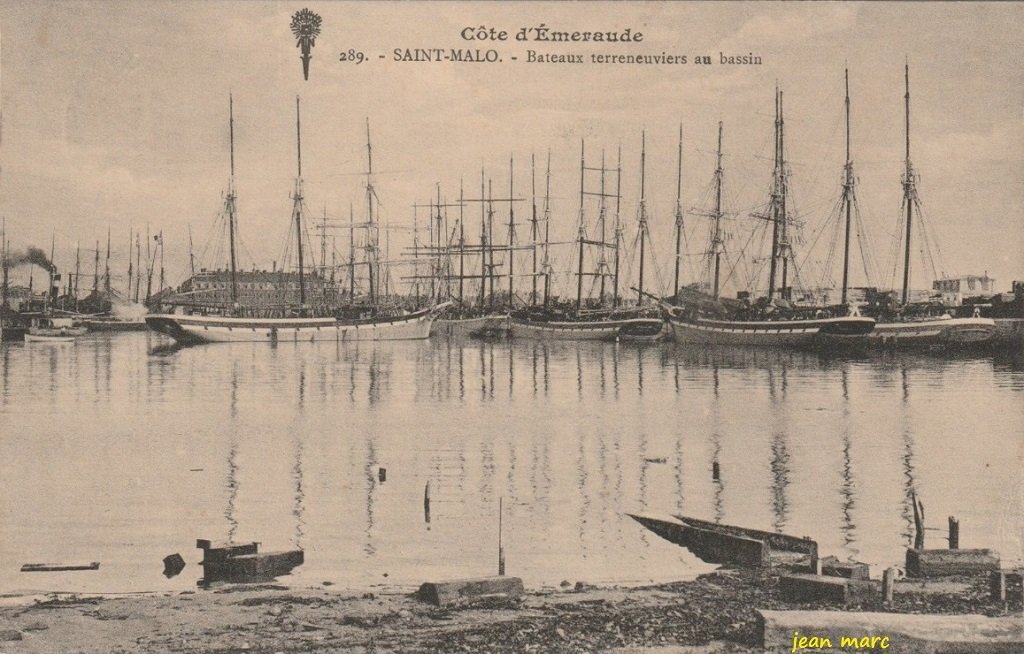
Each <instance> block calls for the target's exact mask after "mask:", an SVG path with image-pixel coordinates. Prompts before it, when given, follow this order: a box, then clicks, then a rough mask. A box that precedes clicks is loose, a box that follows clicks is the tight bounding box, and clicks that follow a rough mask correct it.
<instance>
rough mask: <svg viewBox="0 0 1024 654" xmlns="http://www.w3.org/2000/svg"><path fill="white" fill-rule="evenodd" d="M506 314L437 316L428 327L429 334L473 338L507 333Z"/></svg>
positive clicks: (507, 319)
mask: <svg viewBox="0 0 1024 654" xmlns="http://www.w3.org/2000/svg"><path fill="white" fill-rule="evenodd" d="M508 321H509V318H508V316H501V315H490V316H476V317H474V318H438V319H437V320H435V321H434V324H433V326H432V327H431V328H430V335H431V336H445V337H449V338H475V337H481V336H502V335H507V334H508Z"/></svg>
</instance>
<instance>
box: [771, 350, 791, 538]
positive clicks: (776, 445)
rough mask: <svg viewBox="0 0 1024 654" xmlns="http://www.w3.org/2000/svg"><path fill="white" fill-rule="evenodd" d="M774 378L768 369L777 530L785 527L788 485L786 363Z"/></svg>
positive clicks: (773, 511)
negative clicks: (785, 405) (785, 406)
mask: <svg viewBox="0 0 1024 654" xmlns="http://www.w3.org/2000/svg"><path fill="white" fill-rule="evenodd" d="M778 375H779V378H778V379H776V372H775V371H773V370H768V396H769V398H770V399H771V405H772V413H773V414H774V415H776V416H777V418H776V420H775V424H774V425H773V426H772V436H771V439H772V445H771V449H772V457H771V471H772V494H771V497H772V515H773V516H774V519H773V521H772V527H773V528H774V529H775V531H777V532H780V533H781V532H782V531H783V530H785V528H786V517H787V516H786V509H787V500H786V488H787V487H788V486H789V474H790V473H789V451H788V449H787V447H786V438H787V434H788V431H789V428H788V426H787V424H786V410H785V408H784V407H783V406H782V405H783V404H784V403H785V401H786V365H785V364H783V365H782V368H781V370H780V371H779V373H778Z"/></svg>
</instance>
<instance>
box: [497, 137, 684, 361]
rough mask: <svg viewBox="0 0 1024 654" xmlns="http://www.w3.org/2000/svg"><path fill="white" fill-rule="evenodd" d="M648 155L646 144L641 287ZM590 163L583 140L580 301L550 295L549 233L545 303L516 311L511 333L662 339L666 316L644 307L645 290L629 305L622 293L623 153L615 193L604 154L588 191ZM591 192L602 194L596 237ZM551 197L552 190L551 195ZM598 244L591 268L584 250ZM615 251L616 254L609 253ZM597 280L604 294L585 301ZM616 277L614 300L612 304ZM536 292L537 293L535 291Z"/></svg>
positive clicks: (581, 338)
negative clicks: (611, 206) (611, 208)
mask: <svg viewBox="0 0 1024 654" xmlns="http://www.w3.org/2000/svg"><path fill="white" fill-rule="evenodd" d="M645 158H646V146H645V145H642V146H641V155H640V159H641V165H640V168H641V172H640V178H641V182H640V188H641V191H640V203H639V210H638V214H639V216H638V219H639V231H638V237H637V238H638V244H639V261H640V273H639V274H640V281H639V284H640V286H641V288H642V287H643V280H644V255H645V251H646V250H645V248H646V242H647V240H648V239H649V234H648V231H647V214H646V198H645V193H644V189H645V186H644V175H645V170H644V165H645ZM587 170H594V169H593V168H590V169H588V168H587V165H586V157H585V149H584V145H583V143H581V144H580V211H579V218H578V224H577V236H576V240H575V242H574V245H575V246H576V255H577V256H576V264H577V268H576V301H575V303H574V304H568V303H560V304H558V305H556V303H554V302H553V301H552V299H551V297H550V292H549V291H550V278H551V266H550V259H549V256H548V246H549V240H548V238H547V234H545V246H544V268H543V270H544V272H543V275H544V302H543V304H542V305H538V304H536V303H533V304H531V306H528V307H525V308H523V309H522V310H521V311H515V312H512V314H511V316H510V326H511V335H512V337H513V338H525V339H535V340H569V341H648V340H659V339H660V338H662V336H663V334H664V331H663V330H664V321H663V320H662V318H661V316H660V313H659V311H658V310H657V308H656V307H644V306H642V305H641V302H642V301H643V299H644V297H645V293H643V292H642V291H641V292H640V293H638V302H637V305H635V306H628V307H627V306H623V305H622V302H621V298H620V297H619V279H620V264H621V262H620V252H621V246H622V240H623V239H622V231H623V229H622V223H621V221H620V219H619V215H620V214H619V207H620V200H621V181H620V180H621V176H622V154H621V149H620V153H619V163H618V166H617V168H616V169H615V173H616V191H615V193H614V194H610V193H608V192H607V189H606V184H605V174H606V172H608V169H607V168H606V167H605V164H604V158H603V156H602V161H601V167H600V168H599V169H597V170H599V171H600V173H601V178H600V179H601V183H600V189H599V191H598V192H589V191H587V190H586V171H587ZM588 195H596V196H597V197H598V198H599V209H598V216H597V224H596V232H597V233H596V234H595V237H591V236H590V235H589V234H588V231H587V227H588V225H587V218H586V204H585V200H586V197H587V196H588ZM545 196H547V194H545ZM609 198H612V199H614V200H615V215H614V218H613V224H612V230H611V231H612V241H611V242H609V241H608V234H607V232H608V229H607V227H608V224H607V223H608V203H607V200H608V199H609ZM544 217H545V224H546V225H549V224H550V212H549V207H548V202H547V200H546V199H545V210H544ZM588 246H590V248H592V249H595V250H596V252H597V254H596V265H595V268H596V269H595V270H593V271H590V272H588V271H586V270H585V265H584V259H585V257H584V255H585V252H586V250H587V247H588ZM609 252H610V253H611V257H610V258H609ZM588 277H589V278H591V279H592V280H593V281H594V286H596V287H597V288H596V289H595V290H597V292H598V298H597V301H596V302H586V301H585V300H584V293H583V286H584V280H585V279H586V278H588ZM609 282H610V286H611V289H610V293H611V302H610V305H608V304H606V300H607V297H608V293H609V289H608V288H607V286H608V285H609ZM534 297H536V294H534Z"/></svg>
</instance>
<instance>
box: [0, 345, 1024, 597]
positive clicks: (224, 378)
mask: <svg viewBox="0 0 1024 654" xmlns="http://www.w3.org/2000/svg"><path fill="white" fill-rule="evenodd" d="M143 336H144V335H130V336H127V337H124V338H122V337H117V338H106V339H95V340H94V339H89V338H87V339H83V341H82V343H80V344H78V345H76V348H75V349H72V350H65V351H54V350H44V349H35V350H29V349H28V348H24V347H20V346H18V347H12V346H4V347H2V348H0V384H3V388H0V398H2V401H0V419H3V420H4V424H18V425H19V428H20V430H21V431H22V432H24V433H25V434H26V435H27V436H29V437H28V438H19V439H0V457H3V460H5V461H7V462H10V463H9V464H8V465H6V466H5V469H4V482H5V484H7V483H9V484H11V485H12V487H19V488H21V487H24V488H25V489H26V493H25V496H26V497H28V498H29V499H28V500H25V501H24V502H20V503H18V504H13V503H11V502H8V503H5V504H3V505H2V506H0V508H2V509H3V511H4V512H5V513H4V515H5V534H6V533H7V531H8V530H7V529H6V527H7V525H8V524H9V525H10V526H11V530H10V533H11V534H12V535H11V536H6V537H5V539H2V540H0V557H2V558H3V559H4V560H8V559H17V558H19V557H21V558H24V556H25V554H24V553H25V552H30V551H34V550H33V548H36V549H38V548H39V547H41V543H45V542H46V538H47V537H48V534H50V533H52V531H49V532H44V531H42V529H41V527H40V526H39V521H38V517H37V516H38V515H44V514H45V515H48V516H52V520H49V519H48V525H51V524H52V527H51V526H47V529H51V530H54V529H55V530H59V532H60V533H62V534H66V539H65V540H68V539H70V540H69V542H73V541H75V540H79V541H80V540H82V539H86V538H88V539H93V540H95V539H97V538H99V539H103V538H107V537H108V535H109V541H110V542H109V543H98V544H97V547H99V548H100V551H98V552H97V556H98V557H104V558H105V559H109V560H111V561H116V560H119V558H121V557H123V556H124V554H123V551H121V550H120V549H119V546H118V544H119V543H124V542H160V543H163V542H164V541H165V540H166V535H164V534H161V533H156V532H155V531H154V530H155V529H157V527H155V526H154V521H153V520H150V519H147V516H151V515H152V514H153V513H154V512H166V514H167V515H173V516H174V520H173V521H176V522H181V523H184V524H197V523H201V522H202V520H203V519H211V518H212V525H205V528H208V529H211V531H212V530H216V531H217V532H219V533H221V534H223V532H224V531H226V532H227V536H228V538H230V539H233V540H234V539H237V538H248V537H250V536H252V537H254V538H257V539H260V538H265V539H266V540H267V541H268V542H269V543H271V544H273V545H276V546H280V545H285V544H287V545H289V546H292V547H301V548H303V549H306V550H307V552H308V554H309V555H308V556H307V562H306V564H305V566H304V567H303V574H306V575H310V576H309V578H313V579H332V580H335V581H336V582H339V583H340V582H343V581H346V580H347V581H349V582H354V581H358V582H360V583H363V582H365V583H375V582H378V581H380V573H381V572H383V571H388V572H389V573H390V580H392V581H397V582H399V583H417V582H419V581H422V579H423V578H424V576H425V575H427V574H430V573H431V571H436V572H437V574H444V575H448V576H452V577H455V576H458V575H463V576H467V575H478V574H493V569H494V565H493V563H494V551H495V542H496V541H495V537H496V523H497V521H496V517H497V506H498V502H499V498H502V497H503V498H504V507H505V520H506V522H505V524H506V525H507V526H508V528H507V529H506V531H505V537H506V541H505V547H506V553H507V557H508V561H509V564H510V572H511V571H512V570H515V573H516V574H521V575H522V576H524V577H525V578H526V579H527V580H528V581H532V582H534V583H552V582H553V583H555V584H557V583H558V581H560V580H561V579H563V578H569V579H573V578H577V579H579V578H587V579H594V580H600V579H608V580H626V579H648V578H652V577H658V576H661V577H662V578H665V577H666V576H671V577H678V576H679V575H681V574H685V572H686V571H687V570H688V568H687V567H686V566H687V565H690V563H688V562H687V561H688V559H680V560H679V561H675V560H673V561H668V562H666V561H665V556H666V554H665V551H666V550H665V549H664V544H663V543H660V542H659V541H658V540H657V539H656V538H648V537H647V536H646V535H645V534H643V532H641V531H640V530H639V529H638V528H637V527H636V526H635V525H634V524H633V523H632V522H629V521H626V520H625V519H624V517H623V516H624V514H625V513H626V512H636V511H638V510H640V511H651V512H659V513H668V512H673V511H675V512H679V513H682V514H685V515H694V516H696V517H705V518H710V519H713V520H715V521H717V522H724V523H738V524H745V525H749V526H751V527H757V528H770V529H776V530H785V531H786V532H789V533H796V534H800V535H803V534H807V535H810V536H812V537H815V538H816V539H818V540H819V542H820V543H821V544H822V548H823V551H825V552H826V553H836V554H840V553H841V554H842V555H843V556H845V557H846V558H850V559H853V558H858V559H861V560H865V561H867V562H869V563H872V564H877V565H891V564H892V563H894V562H896V558H898V556H899V555H900V552H899V548H898V547H897V545H900V544H905V543H910V542H912V538H913V517H912V512H911V510H910V504H909V501H910V500H909V496H910V494H911V493H912V492H914V491H917V492H918V495H919V496H920V495H921V494H922V493H927V492H929V491H930V492H931V495H930V496H931V497H936V491H935V489H934V485H935V484H936V482H935V481H934V480H941V482H939V483H942V484H943V487H942V490H943V494H948V495H951V496H956V497H957V498H958V500H957V501H958V502H961V503H962V504H963V505H965V506H971V507H975V506H977V507H980V508H979V509H978V510H977V511H975V512H974V514H972V515H971V516H970V518H971V524H972V532H973V531H974V529H975V528H976V529H977V533H979V534H997V533H998V534H1005V535H1000V536H999V538H1002V539H1003V540H1001V541H1000V542H991V543H990V542H985V543H984V546H992V547H996V548H1000V549H1002V550H1004V552H1003V554H1004V556H1005V557H1007V558H1009V559H1012V558H1014V557H1015V556H1019V552H1020V543H1019V531H1020V529H1019V528H1018V529H1017V530H1016V531H1014V530H1013V529H1009V530H1006V529H1004V530H1002V531H1001V530H1000V529H999V528H998V527H999V525H998V524H997V523H996V521H998V520H1002V519H1005V518H1004V514H1005V510H1004V509H1005V507H1004V502H1003V500H1002V499H1001V498H1002V497H1004V496H1009V495H1010V494H1012V492H1014V491H1013V489H1015V488H1017V487H1018V486H1019V485H1020V482H1021V473H1020V471H1019V470H1018V468H1019V466H1018V465H1016V464H1015V462H1014V461H1013V460H1012V457H1005V456H1003V457H988V458H986V459H985V460H986V462H987V463H989V462H990V467H987V468H984V469H983V473H982V472H979V470H982V468H981V467H980V466H975V467H972V468H970V469H965V470H963V471H962V472H961V474H959V475H954V476H948V475H945V474H943V473H941V471H942V470H943V469H944V466H946V467H948V466H950V465H953V463H951V461H954V460H955V457H956V456H958V455H960V456H962V453H961V454H958V453H957V452H951V451H950V443H954V442H959V439H957V440H956V441H954V439H953V438H952V435H955V434H960V433H967V432H968V431H970V433H971V438H972V441H971V443H970V447H972V448H974V449H978V450H982V451H983V452H986V453H990V452H1005V451H1006V450H1007V449H1011V450H1012V451H1015V450H1013V448H1015V447H1016V446H1017V445H1019V427H1018V426H1016V425H1019V424H1020V420H1016V421H1014V420H1010V418H1022V417H1024V416H1022V415H1021V408H1020V407H1021V406H1022V404H1021V402H1020V399H1021V393H1022V391H1024V371H1022V370H1021V368H1020V367H1019V366H1018V367H1014V366H1015V365H1017V364H1015V363H1014V362H1013V361H1012V360H1011V361H1009V362H1005V361H1003V362H994V361H991V360H978V359H970V360H964V361H943V360H937V359H935V358H928V357H887V358H879V359H877V360H874V359H872V360H861V359H834V358H827V357H820V356H817V355H814V354H806V353H797V352H771V351H751V350H738V351H727V350H723V351H716V352H701V351H696V350H693V349H689V348H683V347H678V346H671V345H666V346H658V347H650V346H637V347H634V346H633V345H616V344H612V343H607V344H606V343H592V344H565V343H538V342H529V343H515V342H511V343H509V342H486V341H468V342H464V343H463V342H459V341H440V342H437V343H433V342H427V343H415V344H409V343H394V344H391V343H381V344H369V343H362V344H357V343H352V344H339V343H323V344H303V345H301V346H295V345H287V344H279V345H278V347H277V348H268V347H266V346H265V345H260V344H254V345H253V346H251V347H250V346H249V345H248V344H238V345H226V346H210V347H206V348H185V349H180V348H179V349H177V350H175V351H174V352H164V351H161V350H160V348H159V347H155V346H154V341H153V340H150V338H148V337H143ZM90 349H92V350H94V351H91V352H90V351H89V350H90ZM496 349H499V351H496ZM25 380H38V384H39V385H44V387H46V388H48V390H47V392H43V393H41V394H40V393H38V389H37V388H36V389H33V386H32V384H28V383H26V381H25ZM506 384H507V386H506ZM498 387H500V388H502V392H501V393H497V392H496V389H497V388H498ZM32 390H35V391H36V392H35V393H33V392H30V391H32ZM478 390H479V392H478ZM935 406H955V407H958V408H962V409H963V411H965V412H967V416H965V417H961V411H956V412H946V413H943V414H942V416H941V417H936V412H935V410H934V409H933V407H935ZM112 416H116V420H115V419H114V418H112ZM181 416H188V418H189V427H188V429H179V428H175V427H172V426H171V425H173V424H174V422H175V418H178V417H181ZM993 416H994V417H993ZM114 422H117V423H118V424H117V425H116V429H114V428H112V423H114ZM971 427H974V429H971ZM55 428H56V429H57V431H59V432H61V433H64V434H67V433H74V434H75V438H74V439H61V438H54V437H53V435H52V434H53V432H54V429H55ZM933 433H936V434H938V435H939V436H942V435H944V434H945V435H948V436H950V438H947V439H946V440H942V439H941V438H939V437H936V438H934V439H933V438H931V437H929V438H928V439H925V438H922V437H920V436H919V434H929V436H931V434H933ZM136 435H137V436H136ZM82 448H88V449H90V450H91V451H98V452H115V453H116V456H117V457H118V458H117V461H118V465H117V466H114V467H104V466H103V465H102V463H101V462H100V460H99V459H97V460H96V461H94V462H93V465H91V466H86V467H84V468H83V466H81V465H77V464H76V453H77V452H80V451H81V450H82ZM154 452H160V453H163V456H162V457H161V462H160V463H159V465H156V464H154V454H153V453H154ZM183 456H191V457H209V461H210V463H209V464H208V465H207V469H208V470H211V471H215V472H214V475H213V478H212V479H208V478H207V479H205V480H204V481H203V482H199V481H197V482H196V483H197V488H198V484H199V483H207V484H208V487H205V488H199V489H198V490H199V492H196V493H195V494H194V497H191V498H190V500H189V501H190V504H188V506H187V507H186V508H181V507H177V508H176V505H177V502H176V499H175V498H176V497H178V496H177V495H176V494H175V493H176V489H179V488H180V486H181V475H180V472H181V468H182V463H183V461H182V459H181V457H183ZM979 456H980V455H979ZM662 459H664V462H662ZM184 463H185V464H186V465H191V464H192V462H191V461H184ZM143 467H146V468H148V469H151V470H152V471H153V472H152V474H151V476H150V478H149V480H148V482H147V483H151V484H153V486H152V488H144V489H139V488H135V487H133V486H132V485H131V484H130V483H129V481H128V478H127V476H126V475H127V473H126V472H124V471H122V470H120V468H124V469H125V470H130V469H140V468H143ZM380 467H387V468H388V476H387V477H388V478H387V481H386V483H382V482H380V481H379V479H378V476H377V472H378V469H379V468H380ZM981 474H983V475H984V476H983V477H982V476H979V475H981ZM54 479H57V480H60V481H59V483H57V484H56V485H53V484H51V485H50V486H49V487H42V486H41V485H40V482H39V481H38V480H44V481H46V480H50V481H52V480H54ZM188 479H190V480H200V479H203V478H202V476H201V475H193V476H189V477H188ZM726 481H728V482H729V483H728V484H726V483H725V482H726ZM428 482H429V483H430V484H431V489H432V505H433V509H432V521H431V524H430V531H427V529H426V525H424V523H423V517H422V509H421V508H420V507H421V504H420V502H421V500H422V497H423V490H424V486H425V485H426V484H427V483H428ZM929 482H931V483H932V486H931V487H929ZM126 489H128V490H131V491H132V493H134V495H132V496H130V497H129V496H127V495H126V496H125V497H124V498H123V499H122V497H121V495H120V494H125V493H127V490H126ZM140 492H144V493H145V494H146V495H145V497H146V498H147V501H146V502H140V501H138V500H137V497H136V496H137V495H138V494H139V493H140ZM76 497H80V498H82V499H83V501H88V502H91V503H94V504H95V503H96V502H97V498H102V501H101V503H102V504H103V507H102V508H103V512H99V513H98V514H97V512H96V511H93V512H90V513H89V514H88V515H89V518H90V522H89V526H88V527H87V528H85V527H83V526H82V525H83V520H82V518H81V515H83V514H82V508H81V506H80V505H78V504H75V503H74V502H73V501H67V500H69V499H73V498H76ZM925 500H926V501H928V500H927V497H926V498H925ZM938 501H939V500H938V498H936V499H935V500H932V502H938ZM118 502H121V503H122V504H123V506H122V505H121V504H118ZM65 505H66V507H65ZM140 507H145V510H144V511H143V510H142V509H141V508H140ZM939 510H942V509H939ZM175 512H176V513H175ZM1015 519H1016V520H1017V522H1016V525H1017V526H1018V527H1019V526H1020V519H1019V518H1015ZM165 522H168V521H165ZM411 526H412V527H415V528H410V527H411ZM865 534H872V538H871V539H870V540H869V539H865V536H864V535H865ZM993 538H995V536H993ZM147 539H148V540H147ZM275 539H276V542H275ZM896 541H902V542H901V543H896ZM163 547H165V545H163V544H161V548H163ZM104 548H107V549H104ZM56 554H60V553H59V552H58V553H56ZM56 554H55V555H56ZM456 562H457V564H456ZM435 569H436V570H435ZM4 574H5V573H4V572H3V571H2V570H0V588H2V587H3V584H7V585H10V584H15V583H16V582H17V581H18V580H17V579H13V580H11V579H9V578H5V577H3V575H4ZM313 575H315V577H314V576H313ZM321 575H323V576H321ZM146 578H147V577H145V575H139V576H138V577H137V579H139V580H144V579H146ZM135 579H136V577H132V578H130V580H128V581H125V583H126V584H129V585H130V584H132V583H139V584H141V583H143V582H142V581H134V580H135ZM161 579H162V577H161Z"/></svg>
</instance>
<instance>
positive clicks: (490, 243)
mask: <svg viewBox="0 0 1024 654" xmlns="http://www.w3.org/2000/svg"><path fill="white" fill-rule="evenodd" d="M487 233H488V234H489V235H490V236H489V238H488V240H487V249H488V265H487V278H488V281H487V292H488V293H490V299H489V300H488V303H489V304H490V308H491V309H492V310H493V309H494V269H495V265H494V181H493V180H492V179H491V178H489V177H488V178H487Z"/></svg>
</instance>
